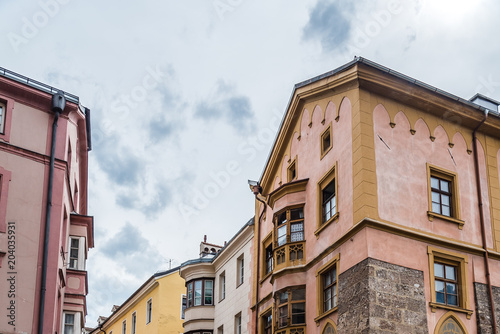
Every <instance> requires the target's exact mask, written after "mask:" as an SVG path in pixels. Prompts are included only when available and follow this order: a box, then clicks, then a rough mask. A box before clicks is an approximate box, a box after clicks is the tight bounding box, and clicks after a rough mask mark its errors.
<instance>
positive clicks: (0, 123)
mask: <svg viewBox="0 0 500 334" xmlns="http://www.w3.org/2000/svg"><path fill="white" fill-rule="evenodd" d="M6 109H7V106H6V104H5V103H4V102H2V101H0V133H4V127H5V111H6Z"/></svg>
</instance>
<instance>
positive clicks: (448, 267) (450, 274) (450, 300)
mask: <svg viewBox="0 0 500 334" xmlns="http://www.w3.org/2000/svg"><path fill="white" fill-rule="evenodd" d="M427 253H428V255H429V276H430V282H431V302H430V303H429V304H430V306H431V309H432V310H433V311H434V310H435V309H436V308H445V309H451V310H454V311H458V312H464V313H466V314H467V318H470V316H471V314H472V310H470V309H469V301H468V293H467V287H468V285H467V263H468V258H467V256H466V255H461V254H458V253H453V252H449V251H446V250H443V249H437V248H434V247H431V246H428V250H427Z"/></svg>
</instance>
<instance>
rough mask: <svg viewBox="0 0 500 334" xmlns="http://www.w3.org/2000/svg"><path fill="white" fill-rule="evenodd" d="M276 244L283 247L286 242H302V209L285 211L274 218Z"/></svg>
mask: <svg viewBox="0 0 500 334" xmlns="http://www.w3.org/2000/svg"><path fill="white" fill-rule="evenodd" d="M275 224H276V236H277V237H276V243H277V245H278V247H279V246H283V245H284V244H286V243H287V242H297V241H303V240H304V208H302V207H300V208H293V209H287V210H285V211H283V212H281V213H279V214H278V215H277V216H276V217H275Z"/></svg>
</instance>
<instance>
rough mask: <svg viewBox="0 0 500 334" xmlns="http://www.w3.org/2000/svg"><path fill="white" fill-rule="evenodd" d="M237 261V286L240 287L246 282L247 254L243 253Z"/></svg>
mask: <svg viewBox="0 0 500 334" xmlns="http://www.w3.org/2000/svg"><path fill="white" fill-rule="evenodd" d="M236 261H237V262H236V288H238V287H239V286H240V285H242V284H243V283H245V255H244V254H241V255H240V256H239V257H238V258H237V260H236Z"/></svg>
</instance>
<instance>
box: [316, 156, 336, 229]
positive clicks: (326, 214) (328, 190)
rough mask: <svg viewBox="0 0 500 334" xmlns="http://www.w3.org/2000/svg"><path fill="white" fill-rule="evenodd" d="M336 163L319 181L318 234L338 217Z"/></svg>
mask: <svg viewBox="0 0 500 334" xmlns="http://www.w3.org/2000/svg"><path fill="white" fill-rule="evenodd" d="M336 168H337V167H336V164H335V165H334V166H333V167H332V168H331V169H330V170H329V171H328V172H327V173H326V174H325V175H324V176H323V177H322V178H321V180H319V182H318V222H317V228H318V229H317V230H316V232H314V233H315V234H316V235H318V234H319V233H320V232H321V231H322V230H323V229H324V228H325V227H326V226H327V225H328V224H330V223H331V222H332V221H334V220H335V219H337V217H338V211H337V193H338V192H337V182H335V171H336Z"/></svg>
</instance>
